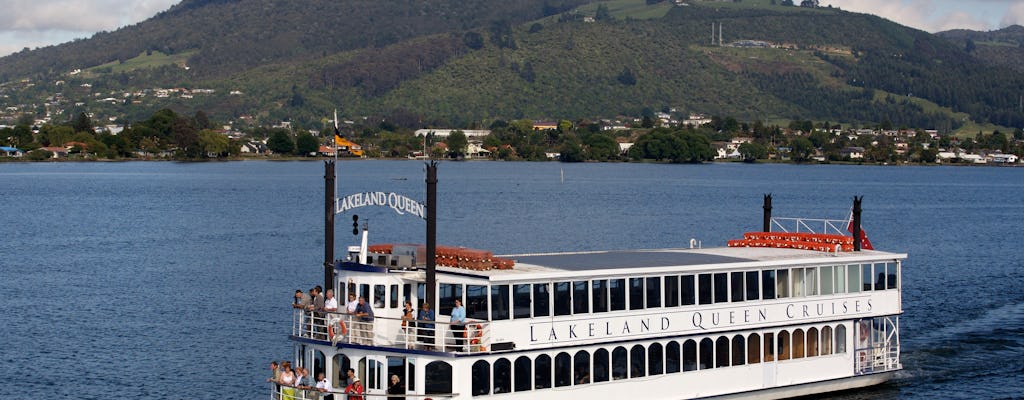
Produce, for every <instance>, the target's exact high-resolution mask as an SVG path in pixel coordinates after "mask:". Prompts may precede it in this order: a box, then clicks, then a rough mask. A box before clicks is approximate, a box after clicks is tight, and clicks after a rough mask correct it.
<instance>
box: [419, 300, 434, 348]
mask: <svg viewBox="0 0 1024 400" xmlns="http://www.w3.org/2000/svg"><path fill="white" fill-rule="evenodd" d="M416 319H417V320H418V321H423V322H420V323H418V324H416V325H417V326H419V332H418V335H417V336H418V337H419V339H420V341H421V342H423V344H424V345H425V346H426V348H427V350H433V349H434V324H433V323H432V322H426V321H433V320H434V311H433V310H431V309H430V303H427V302H424V303H423V306H422V307H420V311H419V313H418V315H417V316H416Z"/></svg>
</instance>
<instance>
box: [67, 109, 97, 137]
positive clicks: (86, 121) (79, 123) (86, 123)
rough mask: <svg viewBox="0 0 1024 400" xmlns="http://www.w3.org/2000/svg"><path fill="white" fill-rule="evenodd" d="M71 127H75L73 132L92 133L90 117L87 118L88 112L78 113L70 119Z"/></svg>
mask: <svg viewBox="0 0 1024 400" xmlns="http://www.w3.org/2000/svg"><path fill="white" fill-rule="evenodd" d="M71 127H72V128H74V129H75V132H89V133H94V131H93V129H92V119H91V118H89V114H86V113H84V112H80V113H78V116H76V117H75V119H74V121H71Z"/></svg>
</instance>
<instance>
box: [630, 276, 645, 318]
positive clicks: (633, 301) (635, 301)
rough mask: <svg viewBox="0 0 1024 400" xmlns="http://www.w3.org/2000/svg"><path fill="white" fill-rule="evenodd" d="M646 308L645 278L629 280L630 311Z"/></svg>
mask: <svg viewBox="0 0 1024 400" xmlns="http://www.w3.org/2000/svg"><path fill="white" fill-rule="evenodd" d="M643 308H644V278H629V309H630V310H641V309H643Z"/></svg>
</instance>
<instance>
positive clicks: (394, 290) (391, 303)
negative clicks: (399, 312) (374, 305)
mask: <svg viewBox="0 0 1024 400" xmlns="http://www.w3.org/2000/svg"><path fill="white" fill-rule="evenodd" d="M388 307H391V308H398V285H391V297H389V298H388Z"/></svg>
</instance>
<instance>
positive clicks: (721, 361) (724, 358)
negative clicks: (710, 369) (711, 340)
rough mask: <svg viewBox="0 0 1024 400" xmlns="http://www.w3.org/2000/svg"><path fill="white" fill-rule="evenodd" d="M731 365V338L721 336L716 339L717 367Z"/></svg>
mask: <svg viewBox="0 0 1024 400" xmlns="http://www.w3.org/2000/svg"><path fill="white" fill-rule="evenodd" d="M728 366H729V338H728V337H725V336H719V337H718V340H715V368H722V367H728Z"/></svg>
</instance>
